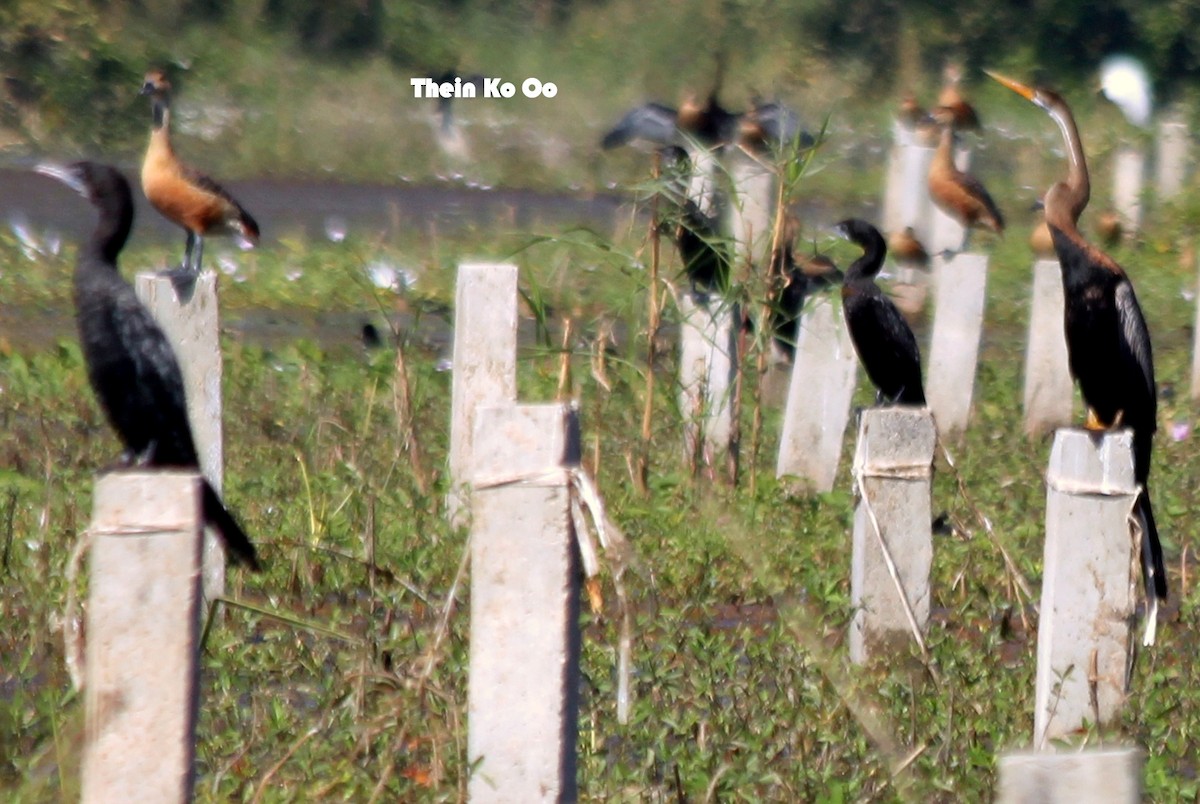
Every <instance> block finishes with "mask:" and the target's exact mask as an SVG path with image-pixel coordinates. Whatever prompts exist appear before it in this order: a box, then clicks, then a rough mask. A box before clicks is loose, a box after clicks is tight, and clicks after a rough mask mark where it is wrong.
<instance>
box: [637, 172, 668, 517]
mask: <svg viewBox="0 0 1200 804" xmlns="http://www.w3.org/2000/svg"><path fill="white" fill-rule="evenodd" d="M659 168H660V157H659V155H658V153H657V152H656V153H655V154H654V167H653V169H652V171H651V175H652V176H653V177H654V179H655V180H657V179H658V178H659V177H660V176H661V175H662V172H661V170H660V169H659ZM658 195H659V194H658V193H655V194H654V198H653V199H651V201H650V300H649V305H650V313H649V314H650V320H649V321H648V322H647V325H646V326H647V330H648V336H647V338H646V399H645V404H644V406H643V407H642V450H641V454H640V455H638V461H637V471H636V472H635V473H634V477H633V482H634V483H636V484H637V487H638V491H639V492H640V493H641V495H642V496H643V497H648V496H649V495H650V435H651V429H650V425H651V424H652V422H653V419H654V362H655V360H656V359H657V356H658V355H657V350H658V346H657V344H658V325H659V316H660V315H661V313H662V311H661V310H660V309H659V300H658V261H659V252H660V249H659V238H658V226H659V220H658Z"/></svg>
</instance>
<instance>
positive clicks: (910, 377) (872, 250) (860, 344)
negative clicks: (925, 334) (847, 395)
mask: <svg viewBox="0 0 1200 804" xmlns="http://www.w3.org/2000/svg"><path fill="white" fill-rule="evenodd" d="M834 230H835V231H836V232H837V233H838V234H840V235H841V236H842V237H844V238H846V239H847V240H849V241H851V242H853V243H856V244H858V245H859V246H862V249H863V255H862V256H861V257H859V258H858V259H857V260H855V261H854V263H853V264H852V265H851V266H850V269H849V270H848V271H846V278H845V279H844V280H843V281H842V304H843V309H844V310H845V314H846V327H847V329H849V330H850V340H852V341H853V342H854V351H856V352H858V359H859V360H860V361H862V364H863V368H865V369H866V370H867V376H868V377H870V378H871V382H872V383H874V384H875V388H876V390H877V394H876V399H877V400H878V401H883V402H888V403H890V404H898V405H917V406H922V405H924V404H925V388H924V386H923V385H922V384H921V350H920V348H918V346H917V339H916V337H915V336H914V335H913V332H912V329H911V328H909V326H908V323H907V322H906V321H905V320H904V316H903V315H901V314H900V310H899V309H897V307H896V305H895V304H893V303H892V300H891V299H889V298H888V297H887V296H886V295H884V293H883V291H882V290H880V289H879V286H878V285H876V284H875V275H876V274H878V273H879V269H880V268H881V267H882V266H883V258H884V257H885V256H886V255H887V244H886V243H885V242H884V240H883V235H881V234H880V233H879V230H878V229H876V228H875V227H874V226H872V225H871V224H869V223H867V222H866V221H864V220H859V219H857V218H852V219H850V220H845V221H842V222H841V223H839V224H837V225H836V226H835V227H834Z"/></svg>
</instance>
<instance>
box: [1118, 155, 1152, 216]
mask: <svg viewBox="0 0 1200 804" xmlns="http://www.w3.org/2000/svg"><path fill="white" fill-rule="evenodd" d="M1145 177H1146V154H1145V153H1143V152H1142V151H1141V150H1139V149H1137V148H1132V147H1121V148H1118V149H1117V152H1116V154H1115V155H1114V156H1113V208H1114V209H1116V211H1117V215H1118V216H1120V218H1121V225H1122V226H1123V227H1125V231H1126V233H1128V234H1133V233H1134V232H1138V231H1140V230H1141V228H1142V188H1143V187H1144V186H1145Z"/></svg>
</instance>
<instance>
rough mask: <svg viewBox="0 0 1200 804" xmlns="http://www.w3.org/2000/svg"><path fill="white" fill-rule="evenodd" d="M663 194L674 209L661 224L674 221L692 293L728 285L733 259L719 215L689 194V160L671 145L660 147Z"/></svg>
mask: <svg viewBox="0 0 1200 804" xmlns="http://www.w3.org/2000/svg"><path fill="white" fill-rule="evenodd" d="M660 162H661V165H662V173H663V179H664V181H665V183H666V186H665V195H666V197H667V201H668V203H669V204H670V206H671V207H673V212H672V211H670V210H668V211H666V213H665V214H664V224H667V225H673V227H674V229H673V231H672V238H673V239H674V240H675V246H676V248H678V249H679V257H680V259H681V260H683V271H684V273H685V274H687V277H688V280H689V281H690V282H691V286H692V292H693V293H708V292H712V291H715V292H718V293H723V292H724V291H726V290H728V289H729V278H730V275H731V266H732V259H731V257H730V254H729V247H728V246H729V244H728V241H727V239H726V238H725V236H724V235H722V234H721V227H720V215H719V214H711V215H710V214H708V213H706V212H704V210H702V209H701V208H700V205H699V204H697V203H696V202H695V201H694V200H692V199H691V198H689V197H688V183H689V180H690V178H691V170H692V161H691V159H690V158H689V157H688V155H687V151H685V150H684V149H683V148H681V147H679V146H678V145H671V146H668V147H666V148H663V149H662V151H661V160H660Z"/></svg>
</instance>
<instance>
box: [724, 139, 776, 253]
mask: <svg viewBox="0 0 1200 804" xmlns="http://www.w3.org/2000/svg"><path fill="white" fill-rule="evenodd" d="M728 161H729V178H730V180H731V181H732V182H733V203H732V204H731V205H730V209H729V228H730V235H731V236H732V237H733V242H734V250H735V254H736V255H737V258H736V261H735V265H737V266H741V265H745V264H746V262H747V260H749V262H750V263H751V264H752V265H766V264H767V256H768V254H769V252H770V250H771V236H772V232H771V222H772V221H773V220H774V218H775V192H776V190H775V171H773V170H772V169H771V167H770V166H769V165H767V164H764V163H763V162H761V161H759V160H758V159H755V158H753V157H751V156H750V155H749V154H747V153H744V152H743V151H740V150H739V151H734V152H733V154H732V155H730V157H729V160H728Z"/></svg>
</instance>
